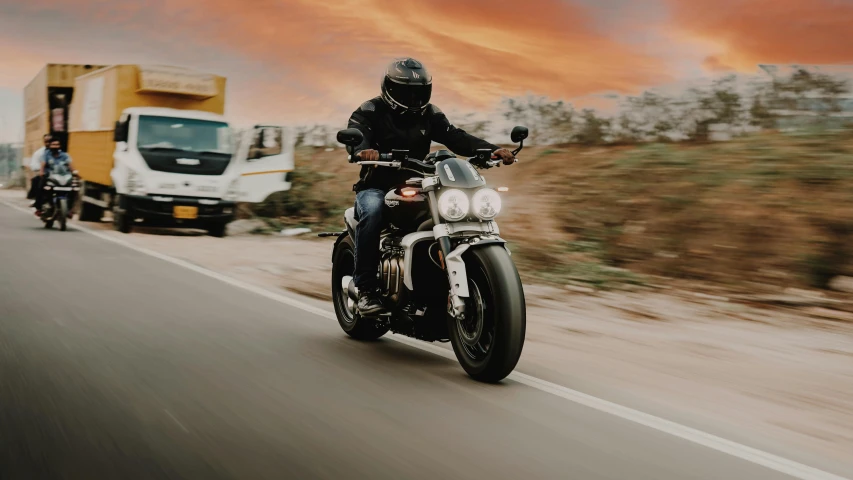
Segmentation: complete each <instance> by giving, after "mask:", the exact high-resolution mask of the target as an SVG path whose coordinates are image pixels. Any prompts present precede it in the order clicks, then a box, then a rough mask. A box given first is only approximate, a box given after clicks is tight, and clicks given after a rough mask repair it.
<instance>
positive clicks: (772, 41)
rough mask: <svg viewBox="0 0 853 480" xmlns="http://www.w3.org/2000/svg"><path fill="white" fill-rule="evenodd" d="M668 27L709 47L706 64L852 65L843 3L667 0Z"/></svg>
mask: <svg viewBox="0 0 853 480" xmlns="http://www.w3.org/2000/svg"><path fill="white" fill-rule="evenodd" d="M667 1H668V2H669V5H670V8H671V9H672V22H671V25H672V28H673V29H677V30H679V31H681V32H683V33H684V34H686V35H687V36H689V37H692V38H694V39H700V40H702V41H705V42H708V43H709V44H711V45H713V46H714V47H715V49H716V52H717V53H716V54H715V56H714V59H713V60H709V61H708V62H706V63H707V65H708V66H711V67H714V66H719V65H730V66H732V67H734V68H736V69H738V70H754V69H755V66H756V64H758V63H804V64H837V63H845V62H853V49H851V48H850V45H853V28H851V25H853V2H851V1H849V0H667Z"/></svg>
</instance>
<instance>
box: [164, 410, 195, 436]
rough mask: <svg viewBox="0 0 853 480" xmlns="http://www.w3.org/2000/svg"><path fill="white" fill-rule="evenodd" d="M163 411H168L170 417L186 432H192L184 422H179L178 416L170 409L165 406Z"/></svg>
mask: <svg viewBox="0 0 853 480" xmlns="http://www.w3.org/2000/svg"><path fill="white" fill-rule="evenodd" d="M163 411H164V412H166V415H168V416H169V418H171V419H172V421H173V422H175V423H177V424H178V426H179V427H181V429H182V430H183V431H185V432H187V433H190V431H189V430H187V427H185V426H184V424H183V423H181V422H179V421H178V419H177V418H175V416H174V415H172V412H170V411H168V410H166V409H165V408H164V409H163Z"/></svg>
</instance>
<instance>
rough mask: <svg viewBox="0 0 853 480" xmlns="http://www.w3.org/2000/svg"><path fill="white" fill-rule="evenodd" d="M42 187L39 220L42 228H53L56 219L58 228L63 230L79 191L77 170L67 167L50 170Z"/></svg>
mask: <svg viewBox="0 0 853 480" xmlns="http://www.w3.org/2000/svg"><path fill="white" fill-rule="evenodd" d="M42 188H43V189H44V191H45V199H44V204H43V205H42V211H41V221H42V222H44V228H53V224H54V222H56V221H58V222H59V229H60V230H61V231H63V232H64V231H65V230H66V225H67V222H68V218H69V217H70V216H71V215H70V211H71V206H72V205H73V199H74V198H76V195H77V192H79V191H80V182H79V180H78V178H77V172H76V171H74V172H71V171H69V170H68V169H67V168H66V169H58V170H56V171H51V172H50V175H48V177H47V178H46V179H45V181H44V186H43V187H42Z"/></svg>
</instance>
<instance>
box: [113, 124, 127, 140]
mask: <svg viewBox="0 0 853 480" xmlns="http://www.w3.org/2000/svg"><path fill="white" fill-rule="evenodd" d="M127 126H128V123H127V122H122V121H121V120H119V121H117V122H116V125H115V129H114V130H113V141H114V142H116V143H118V142H126V141H127V133H128V132H127Z"/></svg>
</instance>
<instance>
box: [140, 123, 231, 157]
mask: <svg viewBox="0 0 853 480" xmlns="http://www.w3.org/2000/svg"><path fill="white" fill-rule="evenodd" d="M231 135H232V132H231V129H230V128H229V127H228V124H227V123H225V122H213V121H209V120H195V119H190V118H176V117H153V116H140V117H139V134H138V136H137V142H136V145H137V147H138V148H140V149H170V150H183V151H187V152H205V153H221V154H223V155H231V154H233V153H234V148H233V143H232V137H231Z"/></svg>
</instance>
